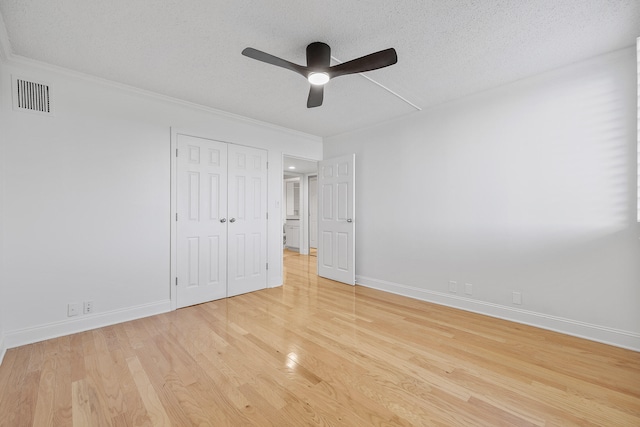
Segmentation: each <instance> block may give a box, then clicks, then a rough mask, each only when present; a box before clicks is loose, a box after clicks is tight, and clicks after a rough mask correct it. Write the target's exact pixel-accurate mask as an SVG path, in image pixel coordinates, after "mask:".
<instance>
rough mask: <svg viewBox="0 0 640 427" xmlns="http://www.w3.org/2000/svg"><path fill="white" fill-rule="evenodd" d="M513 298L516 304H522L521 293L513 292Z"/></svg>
mask: <svg viewBox="0 0 640 427" xmlns="http://www.w3.org/2000/svg"><path fill="white" fill-rule="evenodd" d="M511 297H512V301H513V303H514V304H518V305H521V304H522V294H521V293H520V292H513V293H512V294H511Z"/></svg>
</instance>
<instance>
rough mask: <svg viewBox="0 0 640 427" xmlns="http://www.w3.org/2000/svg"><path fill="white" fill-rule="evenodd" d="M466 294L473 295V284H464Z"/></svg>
mask: <svg viewBox="0 0 640 427" xmlns="http://www.w3.org/2000/svg"><path fill="white" fill-rule="evenodd" d="M464 293H465V294H467V295H473V285H472V284H471V283H465V284H464Z"/></svg>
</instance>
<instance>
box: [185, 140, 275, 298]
mask: <svg viewBox="0 0 640 427" xmlns="http://www.w3.org/2000/svg"><path fill="white" fill-rule="evenodd" d="M176 148H177V153H176V154H177V159H176V178H175V179H176V184H175V185H176V198H175V200H176V214H177V216H176V228H175V230H176V232H175V236H176V237H175V239H176V246H175V248H176V249H175V250H176V256H175V259H176V260H175V265H176V279H177V281H176V285H177V286H176V307H177V308H180V307H185V306H189V305H194V304H200V303H203V302H207V301H212V300H215V299H220V298H225V297H228V296H234V295H239V294H241V293H245V292H251V291H254V290H257V289H264V288H266V285H267V274H266V270H267V269H266V262H267V261H266V260H267V218H266V212H267V211H266V209H267V170H266V158H267V152H266V151H265V150H260V149H255V148H250V147H243V146H238V145H234V144H228V143H224V142H219V141H214V140H210V139H205V138H199V137H193V136H188V135H183V134H177V135H176Z"/></svg>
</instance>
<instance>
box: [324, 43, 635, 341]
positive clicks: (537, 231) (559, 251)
mask: <svg viewBox="0 0 640 427" xmlns="http://www.w3.org/2000/svg"><path fill="white" fill-rule="evenodd" d="M635 75H636V61H635V49H632V48H629V49H625V50H622V51H618V52H613V53H611V54H608V55H605V56H602V57H599V58H594V59H592V60H590V61H586V62H583V63H579V64H575V65H572V66H569V67H565V68H562V69H558V70H555V71H553V72H549V73H546V74H544V75H539V76H536V77H534V78H530V79H526V80H522V81H519V82H516V83H514V84H510V85H506V86H502V87H499V88H496V89H494V90H491V91H487V92H484V93H481V94H477V95H475V96H471V97H467V98H465V99H461V100H458V101H456V102H452V103H449V104H447V105H444V106H441V107H439V108H435V109H432V110H429V111H423V112H421V113H416V114H414V115H412V116H409V117H407V118H405V119H401V120H397V121H393V122H388V123H384V124H381V125H378V126H376V127H374V128H370V129H365V130H361V131H357V132H353V133H350V134H344V135H340V136H336V137H332V138H328V139H326V140H325V145H324V158H330V157H333V156H338V155H341V154H344V153H349V152H355V153H356V161H357V165H356V166H357V167H356V171H357V179H356V182H357V183H358V187H357V196H356V212H358V218H357V219H356V227H357V228H356V236H357V240H356V251H357V256H356V274H357V281H358V283H360V284H363V285H365V286H371V287H376V288H380V289H385V290H389V291H392V292H397V293H401V294H405V295H409V296H413V297H416V298H421V299H426V300H430V301H434V302H438V303H441V304H447V305H452V306H455V307H459V308H463V309H467V310H473V311H478V312H482V313H486V314H490V315H494V316H498V317H504V318H508V319H512V320H516V321H520V322H523V323H530V324H535V325H539V326H543V327H545V328H549V329H556V330H560V331H563V332H566V333H569V334H574V335H579V336H585V337H588V338H591V339H594V340H599V341H605V342H610V343H614V344H616V345H620V346H624V347H631V348H635V349H640V310H639V309H638V307H639V305H638V303H639V302H640V241H639V239H638V237H639V235H640V233H639V231H640V230H639V227H638V224H637V222H636V206H635V205H636V184H637V166H636V98H635V92H636V88H635ZM450 280H454V281H457V283H458V290H457V292H456V293H452V292H450V291H449V284H448V282H449V281H450ZM465 283H470V284H472V285H473V294H472V295H466V294H465V293H464V285H465ZM513 291H517V292H521V293H522V299H523V303H522V305H515V304H513V303H512V292H513Z"/></svg>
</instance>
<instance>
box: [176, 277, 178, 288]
mask: <svg viewBox="0 0 640 427" xmlns="http://www.w3.org/2000/svg"><path fill="white" fill-rule="evenodd" d="M176 286H178V278H177V277H176Z"/></svg>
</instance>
